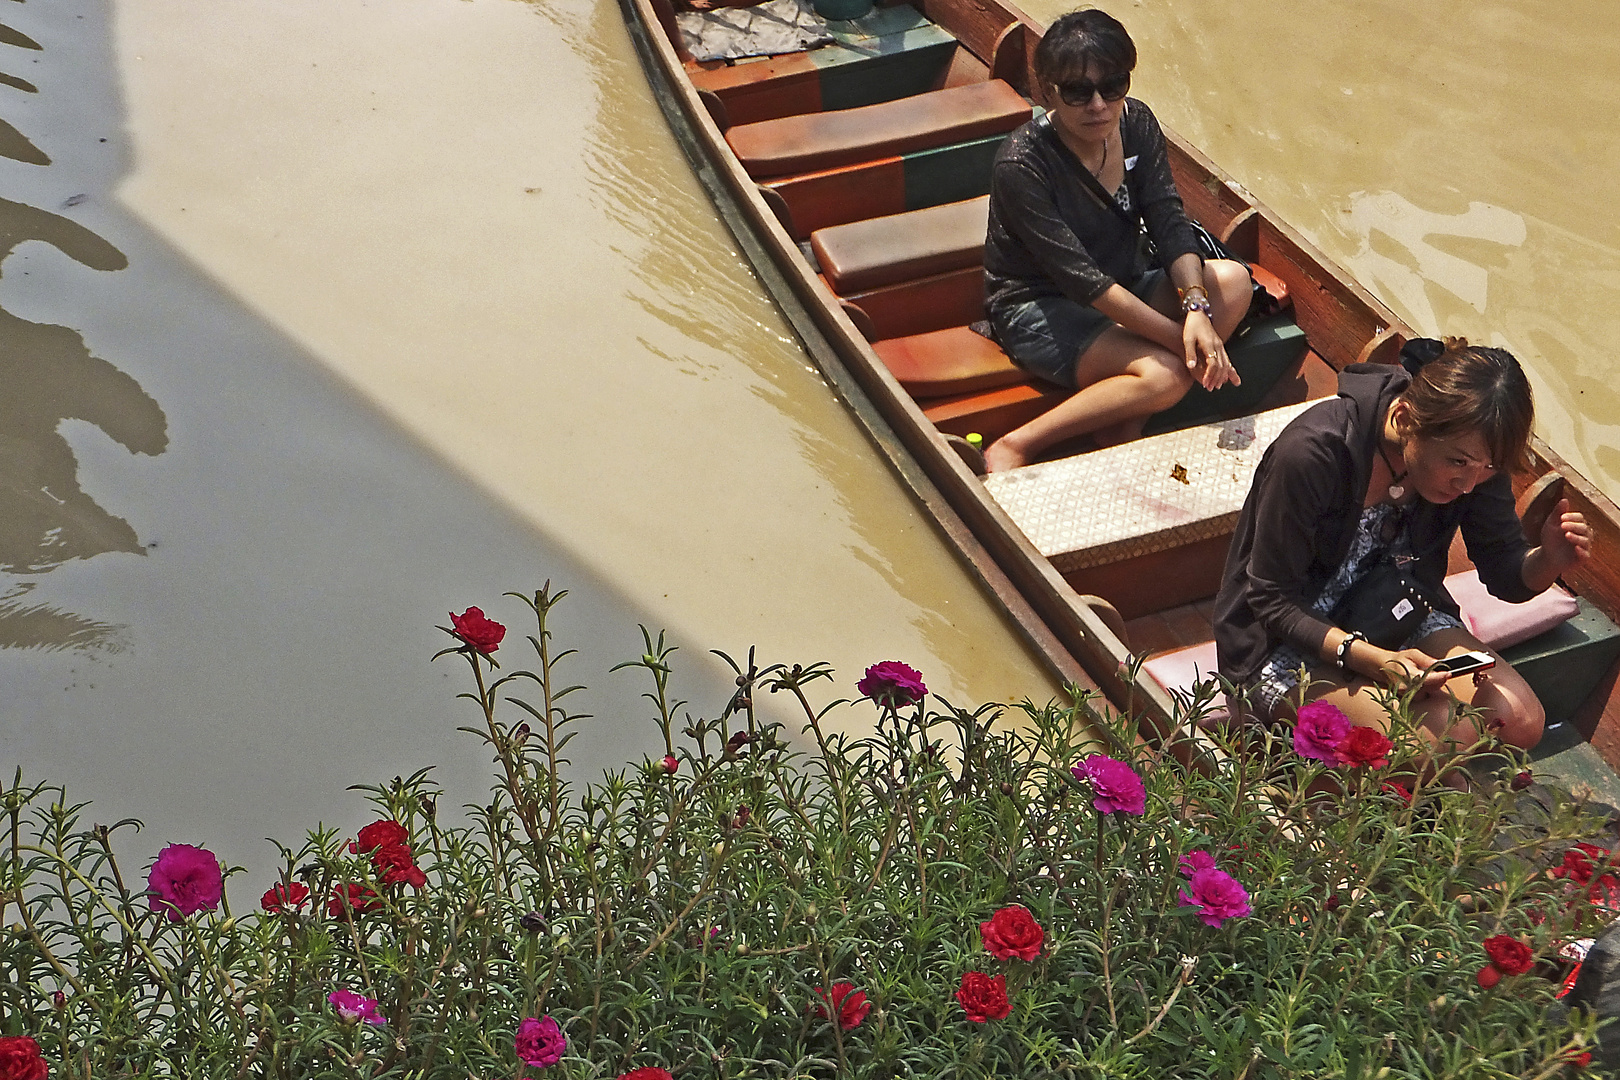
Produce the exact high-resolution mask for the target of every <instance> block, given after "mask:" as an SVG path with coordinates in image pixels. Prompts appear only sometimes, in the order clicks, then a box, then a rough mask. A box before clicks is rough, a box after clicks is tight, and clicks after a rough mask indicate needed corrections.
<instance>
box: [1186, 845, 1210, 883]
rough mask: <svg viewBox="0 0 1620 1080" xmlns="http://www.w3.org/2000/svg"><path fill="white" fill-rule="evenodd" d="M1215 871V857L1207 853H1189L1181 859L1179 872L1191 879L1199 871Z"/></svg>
mask: <svg viewBox="0 0 1620 1080" xmlns="http://www.w3.org/2000/svg"><path fill="white" fill-rule="evenodd" d="M1213 869H1215V856H1213V855H1211V854H1210V853H1209V852H1207V851H1189V852H1187V854H1185V855H1183V856H1182V857H1181V872H1182V873H1183V874H1185V875H1187V876H1188V877H1192V876H1193V875H1194V874H1196V873H1198V871H1200V870H1213Z"/></svg>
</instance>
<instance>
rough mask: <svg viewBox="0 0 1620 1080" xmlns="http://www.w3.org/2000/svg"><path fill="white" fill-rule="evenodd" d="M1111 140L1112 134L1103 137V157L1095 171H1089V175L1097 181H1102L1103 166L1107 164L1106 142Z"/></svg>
mask: <svg viewBox="0 0 1620 1080" xmlns="http://www.w3.org/2000/svg"><path fill="white" fill-rule="evenodd" d="M1111 138H1113V133H1112V132H1109V133H1108V134H1107V135H1104V136H1103V156H1102V160H1101V161H1099V162H1097V167H1096V168H1095V169H1092V170H1091V175H1092V176H1095V177H1096V178H1097V179H1099V180H1101V179H1102V171H1103V166H1104V165H1107V164H1108V140H1109V139H1111Z"/></svg>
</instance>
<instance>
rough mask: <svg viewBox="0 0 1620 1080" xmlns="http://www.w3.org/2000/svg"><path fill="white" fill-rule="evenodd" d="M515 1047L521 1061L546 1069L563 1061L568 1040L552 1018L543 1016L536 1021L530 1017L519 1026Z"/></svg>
mask: <svg viewBox="0 0 1620 1080" xmlns="http://www.w3.org/2000/svg"><path fill="white" fill-rule="evenodd" d="M515 1046H516V1048H517V1056H518V1060H519V1061H521V1062H523V1064H525V1065H533V1066H535V1067H536V1068H544V1067H545V1066H547V1065H555V1064H557V1062H559V1061H561V1060H562V1056H563V1051H564V1050H566V1049H567V1048H568V1039H567V1038H566V1037H565V1036H564V1035H563V1033H562V1028H560V1027H558V1026H557V1021H555V1020H553V1019H552V1018H551V1017H549V1016H542V1017H540V1018H539V1019H538V1020H536V1019H535V1018H534V1017H532V1016H530V1017H527V1018H525V1019H524V1021H523V1022H522V1023H521V1024H519V1025H518V1029H517V1040H516V1043H515Z"/></svg>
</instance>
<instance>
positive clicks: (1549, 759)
mask: <svg viewBox="0 0 1620 1080" xmlns="http://www.w3.org/2000/svg"><path fill="white" fill-rule="evenodd" d="M1549 734H1552V733H1549ZM1531 759H1532V763H1531V768H1533V769H1534V770H1535V773H1536V778H1537V779H1538V780H1541V781H1542V782H1543V783H1545V782H1546V781H1547V780H1549V779H1551V780H1552V781H1554V782H1555V783H1557V785H1558V786H1559V787H1564V788H1568V789H1569V790H1570V792H1571V793H1572V794H1574V795H1575V797H1576V798H1582V797H1585V798H1588V799H1589V800H1590V801H1592V802H1599V803H1607V804H1608V805H1610V806H1615V807H1620V776H1616V775H1615V772H1614V770H1613V769H1611V768H1609V764H1608V762H1606V761H1604V760H1603V758H1602V757H1600V756H1599V755H1598V752H1597V751H1596V750H1594V749H1592V744H1591V743H1588V742H1579V741H1577V742H1576V743H1575V744H1574V745H1573V746H1568V747H1566V748H1564V749H1558V750H1554V751H1553V752H1552V753H1550V754H1548V755H1547V756H1545V757H1542V756H1540V748H1539V747H1538V748H1537V749H1536V751H1534V752H1532V753H1531Z"/></svg>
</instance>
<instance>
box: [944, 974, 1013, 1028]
mask: <svg viewBox="0 0 1620 1080" xmlns="http://www.w3.org/2000/svg"><path fill="white" fill-rule="evenodd" d="M956 1000H957V1001H959V1002H961V1003H962V1008H963V1009H964V1010H966V1012H967V1018H968V1019H969V1020H971V1021H973V1022H974V1023H975V1024H982V1023H984V1022H985V1021H986V1020H1005V1019H1006V1018H1007V1014H1008V1013H1010V1012H1012V1003H1011V1002H1009V1001H1008V1000H1007V977H1006V976H1005V975H997V976H996V977H995V978H993V979H992V978H991V977H990V976H988V975H986V974H984V973H983V972H980V971H970V972H968V973H967V974H965V975H963V976H962V985H961V986H960V987H959V988H958V989H957V991H956Z"/></svg>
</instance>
